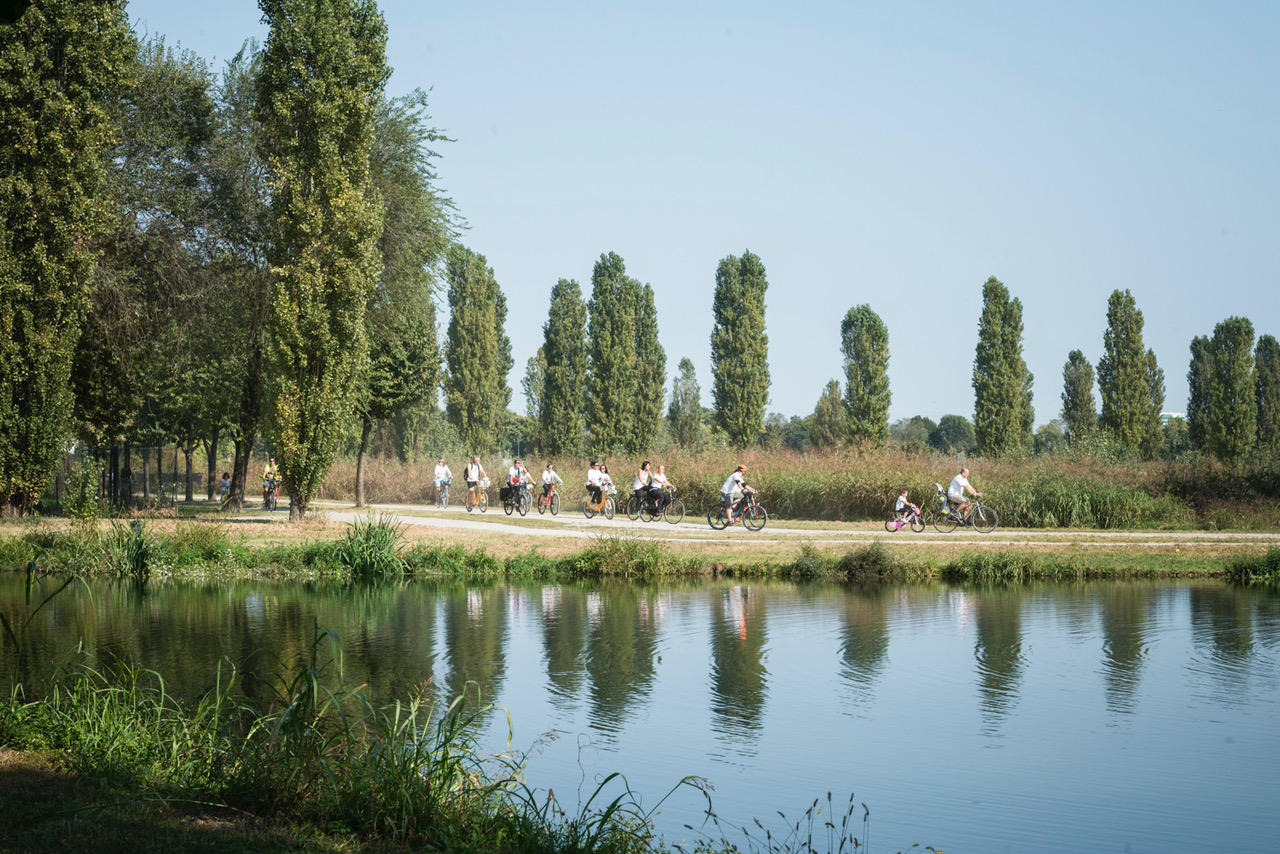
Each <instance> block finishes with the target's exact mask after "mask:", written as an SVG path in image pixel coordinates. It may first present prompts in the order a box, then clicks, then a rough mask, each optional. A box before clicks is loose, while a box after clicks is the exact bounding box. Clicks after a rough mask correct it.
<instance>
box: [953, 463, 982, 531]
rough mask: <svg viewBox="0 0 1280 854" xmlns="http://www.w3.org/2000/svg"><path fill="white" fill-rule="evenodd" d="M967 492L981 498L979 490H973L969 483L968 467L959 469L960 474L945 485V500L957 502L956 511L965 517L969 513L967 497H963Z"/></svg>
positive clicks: (961, 516)
mask: <svg viewBox="0 0 1280 854" xmlns="http://www.w3.org/2000/svg"><path fill="white" fill-rule="evenodd" d="M966 492H967V493H969V494H970V495H972V496H973V497H974V498H981V497H982V493H981V492H975V491H974V489H973V487H972V486H970V485H969V469H968V468H962V469H960V474H958V475H956V476H955V477H953V478H952V479H951V485H950V486H948V487H947V500H948V501H950V502H951V503H952V504H958V505H959V506H958V507H957V508H956V512H957V513H959V514H960V518H962V519H967V518H968V515H969V499H968V498H966V497H965V493H966Z"/></svg>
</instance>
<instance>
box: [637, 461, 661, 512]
mask: <svg viewBox="0 0 1280 854" xmlns="http://www.w3.org/2000/svg"><path fill="white" fill-rule="evenodd" d="M653 477H654V475H653V471H652V470H651V469H650V468H649V461H648V460H645V461H644V462H642V463H641V464H640V470H639V471H638V472H636V476H635V479H634V480H632V481H631V492H632V494H634V495H635V497H636V501H638V502H640V503H641V506H644V505H643V502H644V500H645V499H646V498H649V499H652V500H653V502H654V504H656V505H657V507H658V512H662V504H661V502H662V500H663V499H664V498H666V495H667V494H666V493H665V492H663V491H662V487H660V486H658V485H657V484H655V483H654V482H653Z"/></svg>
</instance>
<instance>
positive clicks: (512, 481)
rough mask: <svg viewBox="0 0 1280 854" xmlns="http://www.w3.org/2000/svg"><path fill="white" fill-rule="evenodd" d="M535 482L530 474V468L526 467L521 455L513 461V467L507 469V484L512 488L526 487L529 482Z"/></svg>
mask: <svg viewBox="0 0 1280 854" xmlns="http://www.w3.org/2000/svg"><path fill="white" fill-rule="evenodd" d="M532 482H533V478H532V477H530V476H529V470H528V469H527V468H525V467H524V462H522V461H521V459H520V458H519V457H516V458H515V459H514V460H512V461H511V468H509V469H507V485H508V486H510V487H511V489H512V490H516V489H524V488H526V485H527V484H530V483H532Z"/></svg>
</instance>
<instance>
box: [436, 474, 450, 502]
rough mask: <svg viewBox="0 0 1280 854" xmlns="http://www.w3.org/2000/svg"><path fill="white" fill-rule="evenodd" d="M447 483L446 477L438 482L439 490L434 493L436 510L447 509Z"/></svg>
mask: <svg viewBox="0 0 1280 854" xmlns="http://www.w3.org/2000/svg"><path fill="white" fill-rule="evenodd" d="M449 483H450V481H449V478H447V477H446V478H444V479H442V480H441V481H440V490H439V492H437V493H436V509H437V510H447V509H449Z"/></svg>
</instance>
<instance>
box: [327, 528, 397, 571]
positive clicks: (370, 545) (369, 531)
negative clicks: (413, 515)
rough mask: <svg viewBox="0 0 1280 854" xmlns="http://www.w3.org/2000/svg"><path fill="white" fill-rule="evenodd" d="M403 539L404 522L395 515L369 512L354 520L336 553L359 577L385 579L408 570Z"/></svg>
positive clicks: (343, 565)
mask: <svg viewBox="0 0 1280 854" xmlns="http://www.w3.org/2000/svg"><path fill="white" fill-rule="evenodd" d="M403 541H404V523H403V522H400V521H399V520H397V519H396V518H395V517H394V516H378V517H377V518H374V517H372V516H370V517H368V518H365V519H357V520H355V521H354V522H352V523H351V526H350V527H349V528H347V534H346V536H345V537H343V538H342V539H341V540H339V541H338V544H337V545H336V546H334V551H333V553H334V557H335V558H336V559H337V561H338V565H339V566H341V567H342V570H343V572H345V573H346V574H347V575H350V576H351V577H352V578H354V579H356V580H357V581H385V580H388V579H396V578H399V577H401V576H403V575H404V574H405V573H406V572H407V571H408V564H407V563H406V562H405V559H404V556H403V555H402V554H401V550H402V545H403Z"/></svg>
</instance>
